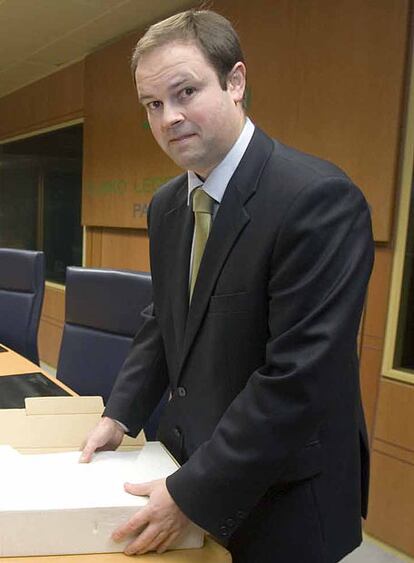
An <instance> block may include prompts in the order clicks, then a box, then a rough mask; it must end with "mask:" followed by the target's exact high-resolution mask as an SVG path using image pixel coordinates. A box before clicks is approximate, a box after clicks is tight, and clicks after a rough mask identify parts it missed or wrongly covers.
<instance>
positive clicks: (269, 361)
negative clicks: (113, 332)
mask: <svg viewBox="0 0 414 563" xmlns="http://www.w3.org/2000/svg"><path fill="white" fill-rule="evenodd" d="M372 263H373V242H372V233H371V222H370V213H369V210H368V206H367V204H366V201H365V199H364V198H363V196H362V194H361V193H360V191H359V190H358V189H357V188H356V187H355V186H354V185H353V184H352V183H351V182H350V181H348V180H347V179H346V178H342V177H338V178H336V177H332V178H327V179H322V180H321V179H318V181H317V182H314V183H313V184H312V185H308V186H306V187H305V188H303V189H302V190H301V191H300V193H299V194H298V195H297V196H296V198H295V200H294V201H293V203H292V204H291V206H290V208H289V210H288V212H287V214H286V216H285V219H284V222H283V225H282V227H281V229H280V230H279V231H278V233H277V236H276V237H275V240H274V245H273V252H272V255H271V256H270V257H269V270H268V272H269V273H268V283H267V287H268V303H269V310H268V327H269V338H268V341H267V343H266V361H265V364H264V365H263V366H261V367H260V368H258V369H257V370H256V371H254V373H252V374H251V376H250V378H249V380H248V382H247V384H246V386H245V387H244V389H243V390H242V391H241V392H240V393H239V394H238V395H237V396H236V398H235V399H234V400H233V402H232V403H231V404H230V406H229V408H228V409H227V411H226V412H225V413H224V415H223V417H222V418H221V420H220V422H219V424H218V425H217V427H216V429H215V431H214V433H213V435H212V436H211V438H210V439H209V440H208V441H207V442H205V443H204V444H203V445H201V446H200V447H199V448H198V450H196V452H195V453H194V454H193V455H192V456H191V457H190V459H189V460H188V461H187V462H186V463H185V464H184V465H183V466H182V467H181V468H180V469H179V470H178V471H177V472H175V473H174V474H173V475H171V476H170V477H169V478H168V479H167V487H168V490H169V492H170V494H171V495H172V497H173V498H174V500H175V501H176V503H177V504H178V506H180V508H181V509H182V510H183V511H184V512H185V513H186V514H187V516H188V517H189V518H191V519H192V520H193V521H194V522H196V523H197V524H198V525H200V526H201V527H202V528H204V529H206V530H208V531H209V532H211V533H212V534H214V535H216V536H218V537H219V536H220V535H221V534H220V529H221V528H222V527H223V526H224V525H225V522H226V519H228V518H231V519H234V521H236V523H239V524H240V523H241V520H242V519H243V518H244V517H246V516H247V514H248V513H249V512H250V511H251V509H252V508H253V507H254V506H255V505H256V504H257V502H258V501H259V500H260V498H261V497H262V496H263V494H264V493H265V492H266V491H267V490H268V488H269V487H270V486H272V485H275V484H277V483H278V481H279V482H280V480H281V479H282V478H283V477H284V472H285V470H286V467H287V465H288V464H289V462H290V461H291V460H292V458H294V456H295V455H297V454H298V452H300V451H301V450H302V449H303V448H304V447H305V446H306V445H307V444H308V442H309V440H311V438H312V436H313V435H314V434H315V433H316V432H317V430H318V428H319V426H320V425H321V423H322V422H323V421H324V419H326V417H327V413H328V411H329V409H330V408H332V405H334V404H335V402H337V401H338V400H340V393H341V389H342V385H343V382H342V379H341V378H342V376H343V375H344V373H346V370H347V366H350V363H352V365H353V369H354V368H355V362H356V355H355V342H356V336H357V332H358V327H359V321H360V315H361V311H362V307H363V302H364V298H365V291H366V287H367V283H368V279H369V275H370V272H371V268H372ZM236 527H237V526H236ZM234 529H236V528H234ZM234 529H233V530H232V531H233V532H234Z"/></svg>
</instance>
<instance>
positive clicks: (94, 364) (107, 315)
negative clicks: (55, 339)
mask: <svg viewBox="0 0 414 563" xmlns="http://www.w3.org/2000/svg"><path fill="white" fill-rule="evenodd" d="M151 295H152V286H151V276H150V274H148V273H145V272H129V271H120V270H106V269H91V268H76V267H69V268H67V270H66V312H65V325H64V329H63V337H62V344H61V348H60V354H59V362H58V367H57V377H58V379H60V380H62V381H63V382H64V383H66V384H67V385H68V386H69V387H71V388H72V389H73V390H74V391H76V392H77V393H79V394H80V395H101V396H102V397H103V400H104V402H106V401H107V399H108V397H109V395H110V393H111V390H112V387H113V384H114V382H115V379H116V376H117V375H118V372H119V370H120V368H121V366H122V364H123V362H124V360H125V358H126V356H127V353H128V351H129V348H130V346H131V343H132V340H133V337H134V336H135V334H136V332H137V330H138V329H139V327H140V326H141V324H142V322H143V321H142V318H141V315H140V313H141V311H142V310H143V309H144V308H145V307H146V306H147V305H148V304H149V303H150V302H151Z"/></svg>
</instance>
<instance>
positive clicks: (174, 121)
mask: <svg viewBox="0 0 414 563" xmlns="http://www.w3.org/2000/svg"><path fill="white" fill-rule="evenodd" d="M163 109H164V111H163V116H162V117H163V120H162V121H163V123H162V124H163V128H164V129H170V128H171V127H174V126H176V125H179V124H180V123H182V122H183V121H184V115H183V113H182V111H181V110H180V108H179V107H177V106H176V105H175V104H171V103H169V104H167V103H164V108H163Z"/></svg>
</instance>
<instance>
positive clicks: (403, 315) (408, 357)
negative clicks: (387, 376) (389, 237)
mask: <svg viewBox="0 0 414 563" xmlns="http://www.w3.org/2000/svg"><path fill="white" fill-rule="evenodd" d="M393 367H394V368H395V369H398V370H402V371H408V372H413V373H414V193H413V188H412V190H411V205H410V217H409V222H408V233H407V244H406V248H405V258H404V273H403V283H402V290H401V301H400V310H399V314H398V329H397V339H396V347H395V354H394V365H393Z"/></svg>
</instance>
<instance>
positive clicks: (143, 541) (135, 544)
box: [125, 524, 168, 555]
mask: <svg viewBox="0 0 414 563" xmlns="http://www.w3.org/2000/svg"><path fill="white" fill-rule="evenodd" d="M167 533H168V532H167V531H165V532H164V533H162V530H160V526H159V524H148V526H147V527H146V528H145V530H143V531H142V532H141V533H140V534H139V536H138V537H137V538H135V539H134V540H133V541H131V542H130V543H129V544H128V545H127V546H126V548H125V553H126V555H133V554H134V553H139V554H142V553H146V552H147V551H149V550H150V549H151V545H152V544H153V543H155V544H156V545H158V543H160V541H161V540H162V539H164V538H165V536H166V534H167ZM160 534H162V537H161V539H160V540H158V541H157V536H159V535H160Z"/></svg>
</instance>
